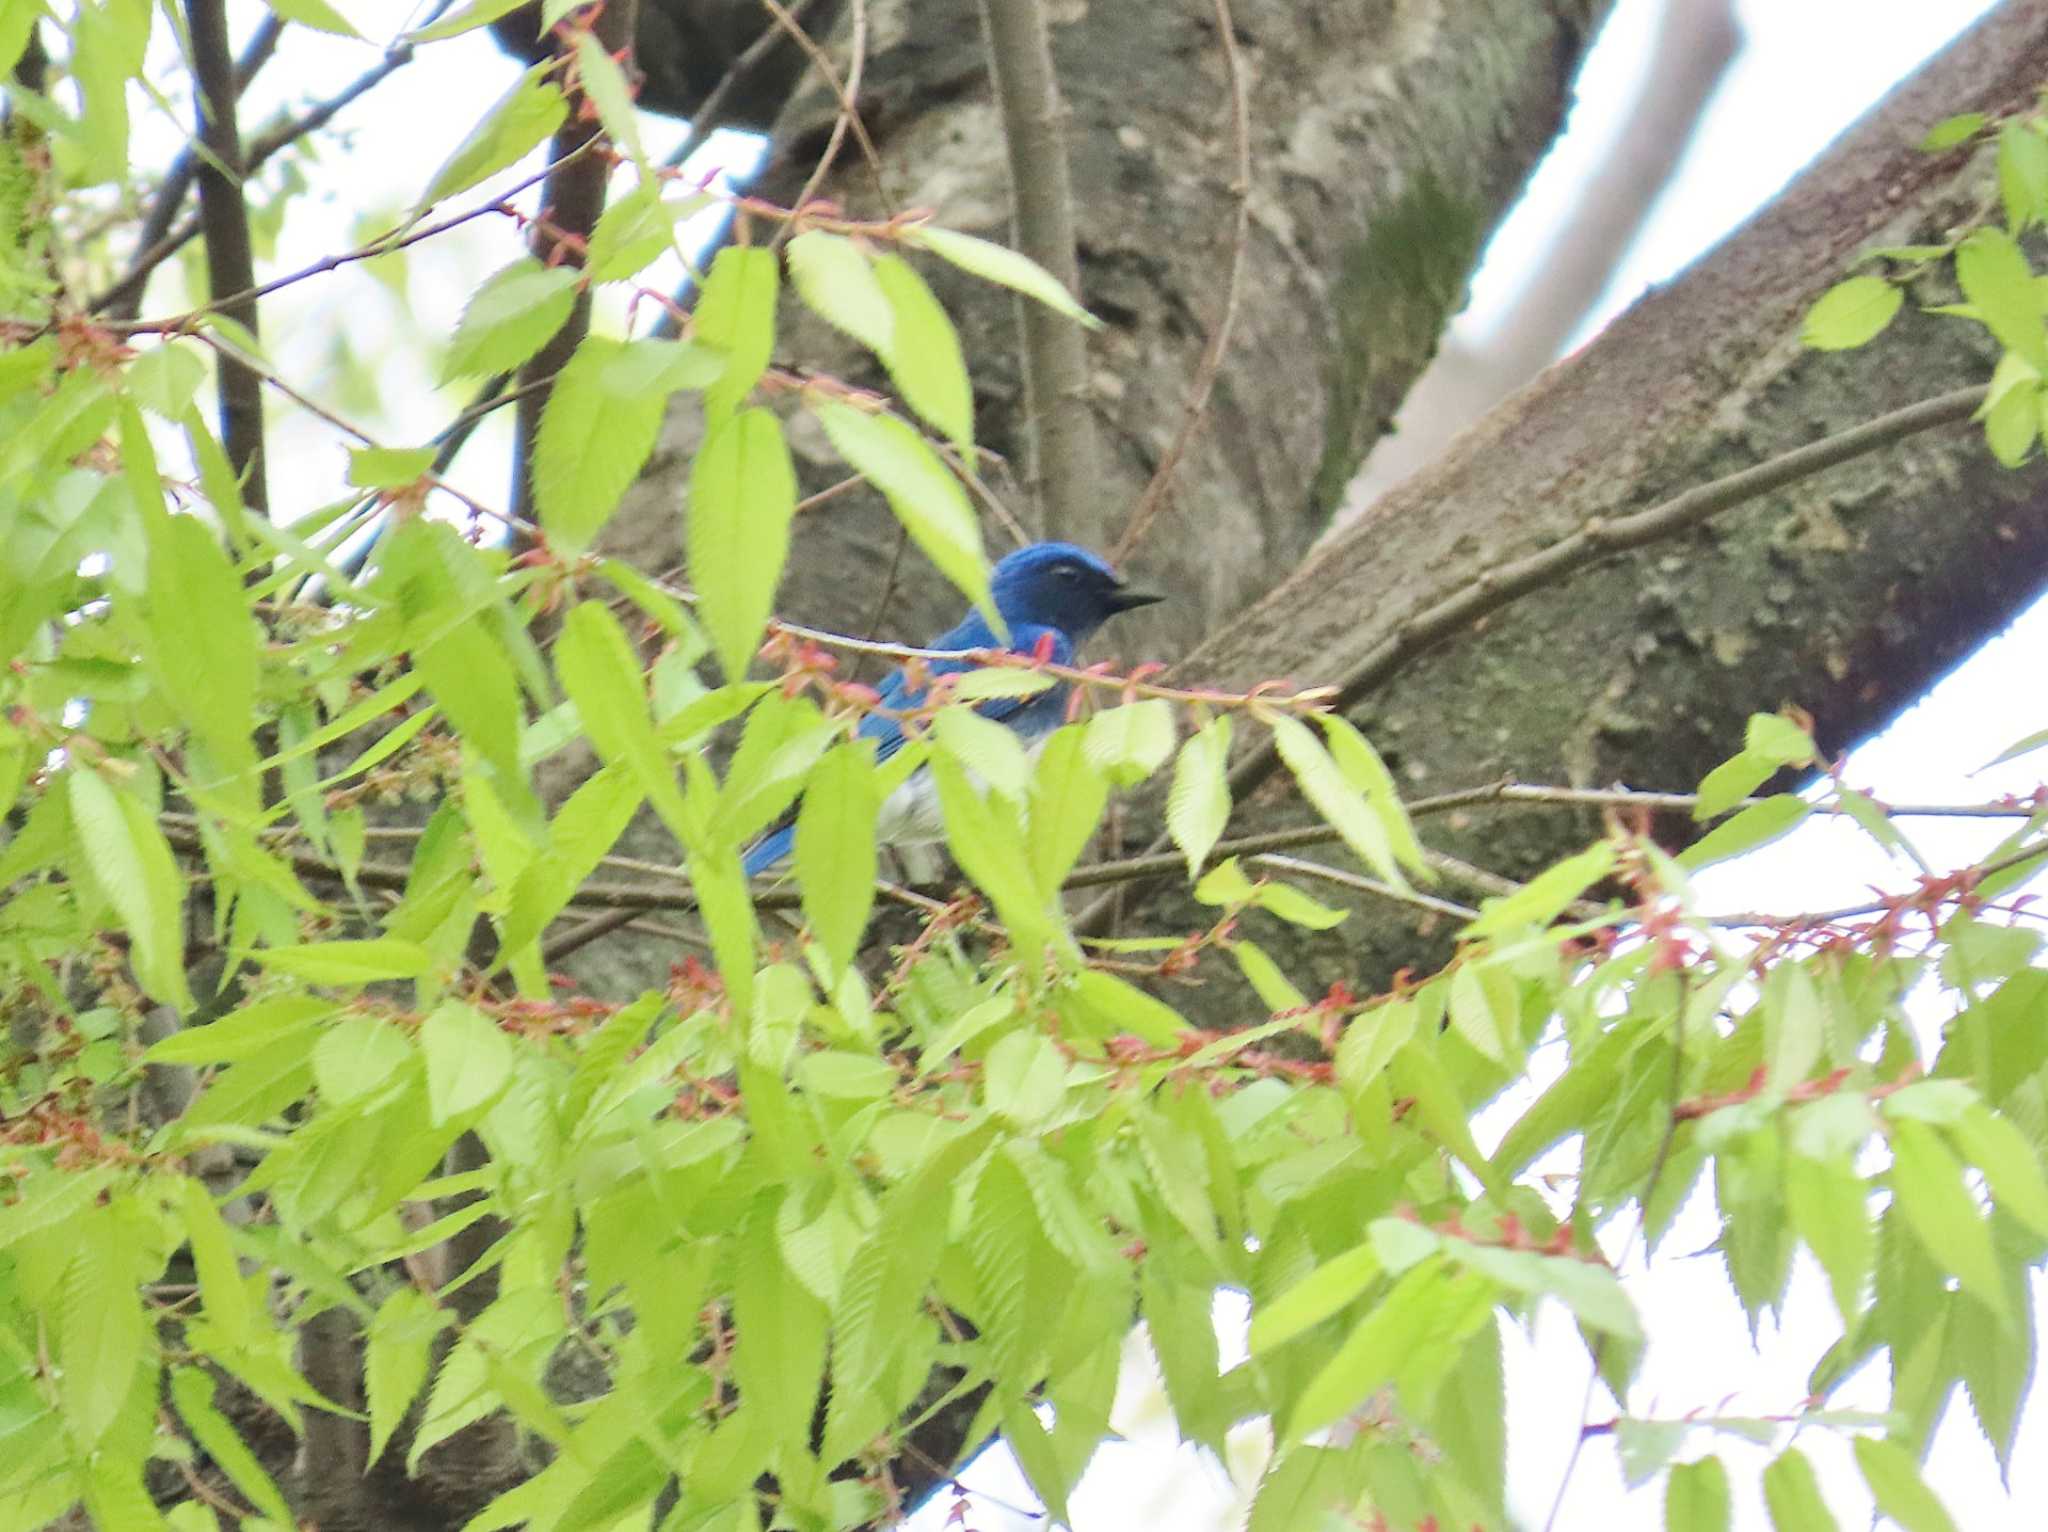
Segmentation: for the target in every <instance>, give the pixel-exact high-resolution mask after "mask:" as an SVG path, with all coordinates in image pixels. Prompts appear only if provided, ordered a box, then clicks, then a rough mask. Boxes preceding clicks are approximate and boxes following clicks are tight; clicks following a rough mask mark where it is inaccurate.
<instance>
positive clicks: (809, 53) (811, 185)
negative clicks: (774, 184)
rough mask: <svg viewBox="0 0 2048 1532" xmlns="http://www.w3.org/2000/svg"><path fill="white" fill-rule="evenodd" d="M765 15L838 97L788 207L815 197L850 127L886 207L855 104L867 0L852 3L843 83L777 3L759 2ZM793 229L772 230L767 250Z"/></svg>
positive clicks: (877, 164)
mask: <svg viewBox="0 0 2048 1532" xmlns="http://www.w3.org/2000/svg"><path fill="white" fill-rule="evenodd" d="M761 4H762V5H763V6H764V7H766V9H767V11H768V14H769V15H771V16H773V17H774V18H775V24H776V25H777V26H778V27H780V28H782V30H783V31H785V32H787V33H788V34H789V35H790V37H791V38H793V39H794V40H795V42H796V45H797V46H798V47H799V48H801V49H803V50H804V55H805V56H806V57H807V58H809V59H810V61H811V63H812V64H813V65H815V66H816V68H817V71H818V73H819V74H820V75H822V76H823V77H824V80H825V85H826V88H827V89H829V90H830V91H831V92H832V94H833V95H834V96H835V97H837V98H838V101H839V110H838V112H837V113H836V114H835V115H834V117H833V119H832V136H831V137H830V138H828V139H827V140H826V141H825V152H824V153H823V154H821V155H819V156H818V163H817V164H816V165H813V166H812V167H811V174H810V178H809V179H808V180H806V181H805V182H804V187H803V190H802V191H800V192H798V193H797V195H796V201H795V202H793V203H791V204H790V207H791V209H792V210H793V211H795V212H799V213H800V212H802V211H803V206H804V204H805V203H806V202H809V201H810V200H811V198H813V197H815V196H816V195H817V194H818V188H819V187H821V186H823V185H824V184H825V177H827V176H828V175H830V174H831V173H832V166H833V163H834V162H835V161H837V160H838V158H839V150H840V148H841V146H842V145H844V144H845V142H846V134H847V131H848V129H849V128H851V129H852V131H853V132H854V133H855V134H856V135H857V136H858V137H859V140H860V145H861V148H862V149H863V151H865V153H866V154H867V157H868V163H869V165H870V166H871V167H872V168H873V170H874V173H875V188H876V191H877V192H878V193H879V194H881V195H882V197H883V200H884V205H885V206H886V204H887V193H886V192H884V191H883V190H882V161H881V157H880V156H879V155H877V154H876V153H875V146H874V143H873V142H872V141H871V140H870V139H869V138H868V130H867V129H866V128H865V127H863V126H862V125H861V120H860V108H859V106H858V105H857V104H856V103H857V99H858V97H859V95H860V82H861V75H862V74H863V73H864V72H865V71H866V69H867V62H868V8H867V0H853V57H852V59H851V61H850V62H849V63H848V64H847V66H846V83H845V84H843V85H842V84H840V82H839V71H838V70H836V69H834V68H833V67H832V60H831V59H829V58H827V57H826V56H825V50H824V49H823V48H820V47H819V46H818V44H817V42H816V41H815V40H814V39H813V38H812V37H811V35H810V33H808V32H806V31H805V30H804V29H803V28H802V27H801V26H799V25H797V21H796V18H795V17H794V16H792V15H790V13H789V11H788V10H787V8H785V7H784V6H783V5H781V4H780V3H779V0H761ZM795 227H796V224H795V221H794V220H791V221H790V222H787V223H784V224H783V225H782V226H781V227H780V228H778V229H777V230H776V231H775V238H774V240H773V241H771V243H770V248H771V249H772V248H774V246H776V245H780V244H781V243H782V242H783V241H784V240H785V239H787V238H788V237H789V235H790V231H791V230H792V229H794V228H795Z"/></svg>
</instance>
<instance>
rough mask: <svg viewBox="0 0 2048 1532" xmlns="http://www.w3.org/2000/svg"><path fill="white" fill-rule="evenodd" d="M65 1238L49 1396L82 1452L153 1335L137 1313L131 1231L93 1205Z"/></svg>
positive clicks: (122, 1393)
mask: <svg viewBox="0 0 2048 1532" xmlns="http://www.w3.org/2000/svg"><path fill="white" fill-rule="evenodd" d="M66 1236H67V1237H66V1244H67V1245H68V1246H69V1248H70V1249H71V1251H72V1258H71V1262H70V1264H69V1265H68V1266H67V1267H66V1268H65V1275H64V1282H63V1285H62V1287H61V1288H60V1290H59V1291H58V1293H57V1295H56V1299H57V1316H56V1318H57V1326H56V1331H57V1356H58V1359H59V1361H60V1362H61V1364H62V1370H61V1372H60V1373H59V1375H58V1378H57V1397H58V1399H59V1400H60V1401H61V1402H62V1404H63V1406H64V1423H65V1425H66V1427H67V1428H68V1429H69V1431H70V1434H71V1439H72V1441H74V1442H75V1443H77V1445H78V1446H79V1447H80V1448H82V1449H88V1450H89V1449H90V1448H92V1447H93V1446H95V1445H97V1444H98V1442H99V1440H100V1438H101V1437H103V1436H104V1435H106V1433H107V1429H108V1428H109V1427H110V1426H112V1425H113V1424H114V1420H115V1417H116V1416H118V1415H119V1414H120V1412H121V1407H122V1405H123V1404H125V1403H126V1402H127V1399H128V1393H129V1390H130V1389H132V1388H133V1387H134V1385H135V1370H136V1368H137V1367H138V1366H140V1365H141V1364H142V1361H143V1358H144V1355H145V1348H147V1347H149V1346H150V1344H151V1342H152V1340H153V1339H154V1332H153V1331H152V1330H151V1328H150V1326H149V1322H148V1320H147V1319H146V1318H145V1317H144V1315H143V1312H142V1297H141V1294H140V1293H138V1292H137V1291H136V1287H135V1277H136V1273H135V1257H134V1252H133V1247H132V1244H131V1236H130V1235H129V1233H128V1232H127V1231H126V1229H125V1228H124V1226H123V1224H122V1222H121V1221H120V1220H118V1219H116V1218H115V1217H114V1216H113V1214H112V1213H110V1212H108V1211H106V1210H104V1209H94V1210H93V1211H92V1214H91V1216H90V1217H86V1218H81V1219H79V1220H77V1221H76V1222H75V1223H74V1224H73V1225H72V1227H71V1228H70V1229H69V1230H67V1231H66ZM154 1392H155V1390H154V1388H153V1387H152V1389H151V1393H152V1396H153V1395H154Z"/></svg>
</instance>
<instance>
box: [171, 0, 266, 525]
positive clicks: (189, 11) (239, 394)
mask: <svg viewBox="0 0 2048 1532" xmlns="http://www.w3.org/2000/svg"><path fill="white" fill-rule="evenodd" d="M185 20H186V25H187V26H188V27H189V28H190V30H191V34H192V75H193V84H194V87H195V88H194V91H193V94H194V96H195V98H196V101H195V106H196V109H197V111H198V113H199V146H200V148H201V150H203V151H204V158H205V163H204V164H203V165H202V166H201V167H200V169H199V221H200V224H201V227H202V229H203V230H204V232H205V236H206V274H207V290H208V292H209V293H221V292H227V293H247V292H248V291H249V290H250V289H252V288H254V287H255V285H256V256H255V252H254V250H253V249H252V248H251V245H250V242H249V206H248V203H247V201H246V200H245V199H244V197H243V195H242V176H243V169H242V135H241V130H240V129H239V128H238V127H237V126H236V124H235V97H236V93H237V90H238V87H237V84H236V80H235V64H234V59H233V58H232V56H231V55H230V54H229V52H228V18H227V0H186V6H185ZM220 310H221V312H222V313H223V314H225V315H226V316H227V317H228V318H230V319H232V320H234V321H235V322H236V323H237V324H239V325H241V326H242V327H243V328H244V329H245V330H247V331H248V332H249V333H250V334H251V335H254V334H256V333H257V325H256V300H255V298H254V297H253V296H251V297H243V298H238V299H235V300H233V301H231V302H227V303H223V304H222V305H220ZM216 376H217V377H218V379H219V386H220V427H221V430H220V434H221V444H222V445H223V446H224V447H225V448H226V449H227V455H228V461H229V462H230V463H232V464H233V465H234V469H235V473H236V475H237V477H239V478H240V479H241V481H242V499H243V501H244V503H245V504H247V506H248V507H249V509H251V510H253V511H255V512H256V513H257V514H258V515H268V514H269V509H270V494H269V490H268V489H267V487H266V486H265V483H264V473H263V387H262V383H261V381H260V380H259V379H258V378H257V376H256V374H255V373H254V372H253V371H251V370H250V369H249V368H248V367H247V366H245V365H244V364H243V363H241V362H239V361H236V360H234V359H233V358H231V357H228V356H225V355H222V356H219V357H218V358H217V360H216Z"/></svg>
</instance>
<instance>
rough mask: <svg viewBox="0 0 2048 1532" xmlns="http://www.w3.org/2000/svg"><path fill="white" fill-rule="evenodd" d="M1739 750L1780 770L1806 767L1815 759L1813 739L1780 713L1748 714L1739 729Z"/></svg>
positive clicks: (1816, 756)
mask: <svg viewBox="0 0 2048 1532" xmlns="http://www.w3.org/2000/svg"><path fill="white" fill-rule="evenodd" d="M1742 748H1743V750H1744V751H1745V752H1747V753H1748V754H1750V755H1753V756H1756V757H1758V758H1759V759H1761V760H1767V761H1771V762H1774V763H1775V764H1777V765H1780V766H1810V765H1812V764H1813V762H1814V761H1816V760H1818V759H1819V755H1818V753H1817V752H1816V751H1815V750H1814V748H1813V736H1812V735H1811V734H1809V733H1807V732H1806V730H1805V729H1804V728H1803V727H1801V726H1800V725H1799V724H1796V723H1794V722H1793V721H1792V720H1791V719H1789V718H1787V717H1785V716H1784V715H1783V714H1780V713H1751V714H1750V715H1749V721H1748V722H1747V723H1746V724H1744V725H1743V730H1742Z"/></svg>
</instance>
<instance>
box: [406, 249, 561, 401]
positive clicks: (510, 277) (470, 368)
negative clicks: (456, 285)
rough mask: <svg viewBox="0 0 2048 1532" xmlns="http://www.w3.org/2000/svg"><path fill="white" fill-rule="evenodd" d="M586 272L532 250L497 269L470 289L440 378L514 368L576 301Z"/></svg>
mask: <svg viewBox="0 0 2048 1532" xmlns="http://www.w3.org/2000/svg"><path fill="white" fill-rule="evenodd" d="M580 278H581V274H580V273H579V272H578V271H577V270H576V268H575V267H573V266H543V265H541V263H540V262H539V261H536V260H535V259H534V258H533V257H532V256H530V255H523V256H521V257H520V258H519V259H518V260H516V261H514V262H513V263H512V264H511V265H509V266H507V267H504V268H503V269H502V270H500V271H497V272H495V273H493V274H492V275H491V276H489V277H487V278H486V279H485V280H484V284H483V285H482V286H481V287H479V288H478V289H477V290H476V291H475V292H474V293H472V294H470V298H469V302H468V303H467V304H465V305H464V306H463V310H462V319H461V321H460V322H459V323H458V324H457V325H456V327H455V335H454V338H453V339H452V340H450V341H449V343H448V352H447V355H445V356H444V357H442V359H441V381H442V382H443V383H448V382H452V381H453V380H454V379H456V378H465V377H488V376H490V375H492V374H494V373H500V372H510V371H512V370H513V369H514V368H515V367H517V366H519V364H520V363H522V362H524V361H526V360H527V358H529V357H531V356H532V355H533V354H534V353H535V352H537V351H539V350H540V348H541V347H542V346H545V345H546V344H547V343H548V342H549V341H550V340H551V339H553V338H554V335H555V332H556V331H557V330H559V329H561V328H562V322H563V321H564V320H565V319H567V318H568V317H569V314H570V311H571V310H573V309H574V308H575V307H576V284H577V282H578V281H579V280H580Z"/></svg>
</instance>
